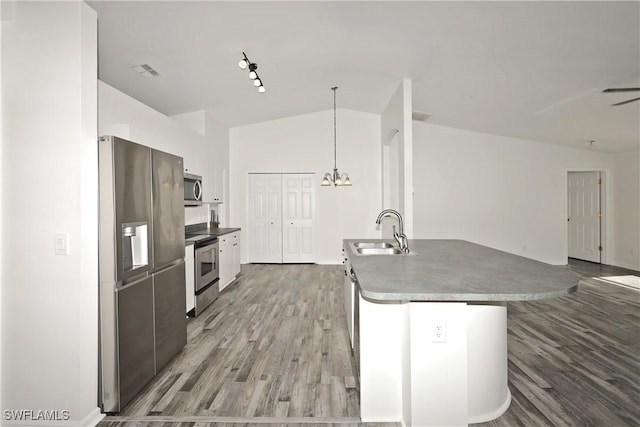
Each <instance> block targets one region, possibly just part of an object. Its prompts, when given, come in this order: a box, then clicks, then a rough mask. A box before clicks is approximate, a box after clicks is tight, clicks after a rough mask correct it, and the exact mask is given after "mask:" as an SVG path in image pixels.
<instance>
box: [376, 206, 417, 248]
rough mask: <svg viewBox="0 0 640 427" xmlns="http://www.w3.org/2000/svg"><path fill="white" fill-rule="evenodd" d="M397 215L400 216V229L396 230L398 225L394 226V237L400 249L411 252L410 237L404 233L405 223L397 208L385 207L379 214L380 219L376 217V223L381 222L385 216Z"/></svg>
mask: <svg viewBox="0 0 640 427" xmlns="http://www.w3.org/2000/svg"><path fill="white" fill-rule="evenodd" d="M390 215H395V216H396V218H398V225H399V228H400V229H399V230H398V232H396V227H395V226H394V227H393V238H394V239H396V242H398V245H399V246H400V249H402V250H403V251H404V253H409V239H407V236H406V235H405V234H404V225H403V224H402V215H400V212H398V211H397V210H395V209H385V210H383V211H382V212H380V214H379V215H378V219H376V224H380V221H381V220H382V218H384V217H385V216H390Z"/></svg>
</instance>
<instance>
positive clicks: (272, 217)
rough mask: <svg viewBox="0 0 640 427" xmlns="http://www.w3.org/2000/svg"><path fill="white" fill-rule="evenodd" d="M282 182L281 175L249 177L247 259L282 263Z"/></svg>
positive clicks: (251, 175)
mask: <svg viewBox="0 0 640 427" xmlns="http://www.w3.org/2000/svg"><path fill="white" fill-rule="evenodd" d="M281 193H282V179H281V175H280V174H249V245H250V246H249V259H250V261H251V262H257V263H281V262H282V201H281V199H282V197H281Z"/></svg>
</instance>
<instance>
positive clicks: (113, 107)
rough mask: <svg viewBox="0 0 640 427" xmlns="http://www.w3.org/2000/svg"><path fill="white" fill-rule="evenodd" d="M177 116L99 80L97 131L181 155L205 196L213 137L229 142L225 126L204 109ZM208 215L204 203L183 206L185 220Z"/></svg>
mask: <svg viewBox="0 0 640 427" xmlns="http://www.w3.org/2000/svg"><path fill="white" fill-rule="evenodd" d="M178 118H179V120H180V121H178V120H176V119H174V118H171V117H168V116H165V115H164V114H162V113H160V112H158V111H156V110H154V109H152V108H151V107H149V106H147V105H145V104H143V103H141V102H139V101H137V100H135V99H134V98H132V97H130V96H128V95H126V94H124V93H122V92H120V91H119V90H117V89H115V88H113V87H111V86H109V85H108V84H106V83H104V82H102V81H99V82H98V125H99V128H98V131H99V134H100V135H115V136H119V137H122V138H125V139H129V140H131V141H134V142H137V143H139V144H143V145H147V146H149V147H152V148H156V149H158V150H162V151H165V152H168V153H171V154H175V155H177V156H180V157H182V158H183V159H184V167H185V169H186V170H188V171H189V173H193V174H196V175H201V176H202V180H203V185H204V198H205V200H206V199H207V198H211V194H212V193H211V186H208V184H207V183H212V182H214V181H215V167H216V162H215V158H216V145H215V144H214V143H213V142H212V139H214V140H215V141H221V143H222V144H223V145H228V136H227V134H228V129H227V128H226V127H223V126H222V125H220V124H218V125H217V127H215V126H214V125H212V120H211V119H207V118H206V115H205V113H204V112H201V114H199V115H198V114H189V115H184V116H182V117H178ZM191 128H193V130H192V129H191ZM208 218H209V208H208V206H206V205H203V206H201V207H188V208H185V224H194V223H198V222H205V221H208Z"/></svg>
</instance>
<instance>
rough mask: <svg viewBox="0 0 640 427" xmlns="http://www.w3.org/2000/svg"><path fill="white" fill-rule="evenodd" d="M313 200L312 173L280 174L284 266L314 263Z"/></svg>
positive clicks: (313, 182)
mask: <svg viewBox="0 0 640 427" xmlns="http://www.w3.org/2000/svg"><path fill="white" fill-rule="evenodd" d="M314 201H315V175H314V174H283V175H282V203H283V205H282V215H283V217H282V222H283V228H282V230H283V238H282V239H283V243H282V261H283V262H284V263H311V262H315V254H314V247H313V216H314Z"/></svg>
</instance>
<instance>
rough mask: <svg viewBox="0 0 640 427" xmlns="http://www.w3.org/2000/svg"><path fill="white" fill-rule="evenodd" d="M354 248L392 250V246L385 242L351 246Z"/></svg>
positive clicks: (361, 243) (358, 243)
mask: <svg viewBox="0 0 640 427" xmlns="http://www.w3.org/2000/svg"><path fill="white" fill-rule="evenodd" d="M353 246H355V247H356V248H363V249H364V248H392V247H393V245H392V244H391V243H387V242H356V243H354V244H353Z"/></svg>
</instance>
